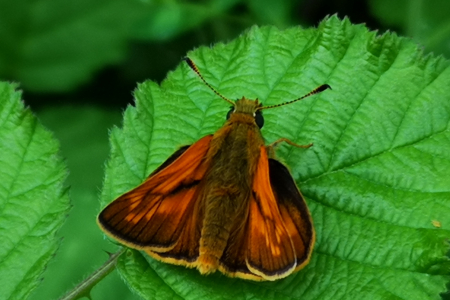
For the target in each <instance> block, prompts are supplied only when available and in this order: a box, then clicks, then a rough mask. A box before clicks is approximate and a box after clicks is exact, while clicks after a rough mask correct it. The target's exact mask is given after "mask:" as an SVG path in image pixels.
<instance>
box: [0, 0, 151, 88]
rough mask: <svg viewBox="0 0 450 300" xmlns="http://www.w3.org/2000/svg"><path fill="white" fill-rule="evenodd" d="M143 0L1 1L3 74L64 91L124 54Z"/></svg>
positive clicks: (0, 61) (0, 62)
mask: <svg viewBox="0 0 450 300" xmlns="http://www.w3.org/2000/svg"><path fill="white" fill-rule="evenodd" d="M142 13H143V5H142V3H140V2H138V1H124V0H96V1H90V0H80V1H76V2H67V1H61V0H56V1H55V0H44V1H39V2H30V1H25V0H18V1H14V2H11V1H5V0H1V1H0V20H1V21H0V25H1V26H0V39H1V40H2V43H1V44H0V76H1V77H6V78H12V79H15V80H19V81H21V82H22V83H23V84H24V86H25V87H26V88H27V89H29V90H34V91H53V92H55V91H64V90H68V89H72V88H73V87H74V86H76V85H78V84H79V83H80V82H84V81H86V80H88V79H89V78H90V77H91V76H92V75H93V71H95V70H96V69H98V68H99V67H100V66H103V65H105V64H112V63H116V62H118V61H120V60H121V59H123V55H124V52H125V50H126V48H125V41H126V38H127V37H129V34H130V32H129V31H130V27H131V26H132V25H135V24H136V20H137V19H138V18H139V16H142Z"/></svg>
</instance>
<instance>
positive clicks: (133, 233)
mask: <svg viewBox="0 0 450 300" xmlns="http://www.w3.org/2000/svg"><path fill="white" fill-rule="evenodd" d="M211 138H212V135H208V136H205V137H203V138H202V139H200V140H199V141H197V142H196V143H195V144H193V145H191V146H190V147H188V148H182V149H180V150H178V151H177V152H175V153H174V154H173V155H172V156H171V157H170V158H169V159H167V161H166V162H165V163H163V164H162V165H161V167H159V168H158V169H157V170H156V171H155V172H153V173H152V174H151V175H150V176H149V177H148V178H147V179H146V180H145V181H144V182H143V183H142V184H141V185H140V186H138V187H137V188H135V189H133V190H131V191H129V192H128V193H125V194H123V195H122V196H120V197H119V198H117V199H116V200H114V201H113V202H112V203H110V204H109V205H108V206H107V207H106V208H105V209H103V211H102V212H101V213H100V215H99V216H98V223H99V225H100V227H101V228H102V229H103V230H104V231H105V232H106V233H107V234H108V235H110V236H112V237H114V238H115V239H117V240H119V241H120V242H121V243H123V244H125V245H127V246H129V247H131V248H135V249H142V250H146V251H147V252H148V253H149V254H150V255H152V256H154V257H156V258H158V259H161V260H171V259H170V258H168V259H165V257H164V255H163V253H165V252H171V255H172V256H171V257H175V258H176V260H178V259H180V260H181V261H180V262H179V263H180V264H184V263H183V262H184V261H186V262H189V261H193V260H195V258H196V256H198V241H199V239H200V237H199V233H197V232H199V230H200V229H199V226H201V220H197V219H196V217H198V216H197V215H195V214H194V211H195V210H196V209H198V206H199V204H198V201H197V200H199V199H198V198H199V197H198V195H199V192H200V188H199V187H200V186H201V179H202V178H203V177H204V174H205V172H206V170H207V165H206V163H205V161H204V158H205V156H206V153H207V152H208V149H209V143H210V141H211ZM197 235H198V236H197ZM179 241H181V242H179ZM180 245H182V246H183V247H180ZM177 248H180V252H179V253H175V252H174V250H175V249H177ZM186 248H188V249H187V250H186ZM170 262H172V263H173V261H170Z"/></svg>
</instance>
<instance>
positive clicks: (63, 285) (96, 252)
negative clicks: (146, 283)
mask: <svg viewBox="0 0 450 300" xmlns="http://www.w3.org/2000/svg"><path fill="white" fill-rule="evenodd" d="M39 119H40V120H41V122H42V123H43V124H44V125H45V126H46V127H47V128H49V129H51V130H53V131H54V134H55V136H56V137H57V138H58V139H59V140H60V142H61V154H62V155H64V157H65V158H66V162H67V165H68V167H69V169H70V170H71V172H70V174H69V176H68V178H67V183H68V184H69V185H70V197H71V202H72V205H73V207H72V209H71V211H70V218H68V220H67V222H66V223H65V224H64V226H63V227H62V228H61V230H60V231H59V232H58V236H60V237H64V240H63V241H62V243H61V245H60V247H59V249H58V253H57V255H56V256H55V257H54V259H53V260H52V263H51V264H50V265H49V266H48V269H47V270H46V273H45V278H44V280H43V281H42V283H41V284H40V285H39V286H38V287H37V288H36V290H35V291H34V292H33V294H32V295H31V296H30V299H59V297H61V296H62V295H63V294H64V293H65V292H67V291H68V290H69V289H70V287H72V286H74V285H75V284H76V283H77V282H76V281H74V278H76V279H77V280H80V279H81V278H83V277H86V275H87V274H89V273H92V272H93V271H94V270H95V269H96V268H98V267H99V266H100V265H101V264H102V262H104V261H105V260H106V259H107V258H108V254H107V252H106V251H109V252H113V251H114V249H115V247H114V245H112V244H111V243H109V242H108V241H106V240H105V239H104V237H103V236H102V235H101V234H100V233H99V229H98V226H97V224H96V222H95V218H96V215H97V211H98V208H99V205H98V194H99V186H100V185H101V178H102V174H103V171H104V170H103V165H104V162H105V159H106V158H107V156H108V150H109V145H108V128H109V127H111V126H112V125H113V124H115V123H120V119H121V114H120V113H119V112H117V111H113V110H104V109H100V108H96V107H89V106H85V107H77V106H71V105H67V106H62V107H53V108H46V109H45V110H44V111H42V112H41V113H40V114H39ZM87 141H88V142H87ZM74 257H76V258H77V259H73V258H74ZM111 287H114V288H113V289H112V288H111ZM91 296H92V299H95V300H102V299H121V300H125V299H138V297H137V296H136V295H133V294H132V293H131V291H130V290H129V289H128V287H127V286H125V285H124V284H123V280H121V279H120V278H119V276H118V275H117V272H113V273H112V274H111V275H109V276H108V277H106V278H105V279H104V280H102V281H101V282H100V283H99V284H97V285H96V286H95V287H94V288H93V289H92V291H91Z"/></svg>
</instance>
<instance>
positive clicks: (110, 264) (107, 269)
mask: <svg viewBox="0 0 450 300" xmlns="http://www.w3.org/2000/svg"><path fill="white" fill-rule="evenodd" d="M125 249H126V248H121V249H119V251H117V252H116V253H114V254H111V255H110V257H109V259H108V260H107V261H106V262H105V263H104V264H103V265H102V266H101V267H100V268H98V269H97V270H95V271H94V273H92V274H91V275H89V277H88V278H86V279H85V280H83V281H82V282H80V283H79V284H78V285H77V286H76V287H74V288H73V289H72V290H71V291H69V292H68V293H67V294H65V295H64V296H62V297H61V298H59V300H74V299H79V298H81V297H88V298H90V296H89V294H90V292H91V289H92V288H93V287H94V286H95V285H96V284H97V283H98V282H99V281H101V280H102V279H103V278H105V277H106V276H107V275H108V274H109V273H111V272H112V271H113V270H114V267H115V266H116V262H117V258H118V257H119V256H120V255H121V254H122V253H124V252H125Z"/></svg>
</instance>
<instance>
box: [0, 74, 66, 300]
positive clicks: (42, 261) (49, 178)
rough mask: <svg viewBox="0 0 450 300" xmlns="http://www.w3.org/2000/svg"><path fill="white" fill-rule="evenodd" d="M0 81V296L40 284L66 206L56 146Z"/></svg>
mask: <svg viewBox="0 0 450 300" xmlns="http://www.w3.org/2000/svg"><path fill="white" fill-rule="evenodd" d="M15 88H16V86H15V85H12V84H8V83H4V82H0V141H1V143H0V240H1V247H0V261H1V263H0V286H1V293H0V299H26V298H27V296H28V294H29V293H30V292H31V290H32V289H33V288H35V287H36V285H37V284H38V283H39V281H40V279H41V274H42V272H43V271H44V269H45V266H46V265H47V263H48V261H49V260H50V259H51V258H52V256H53V255H54V254H55V252H56V249H57V248H58V245H59V240H58V239H56V238H55V232H56V230H58V229H59V228H60V227H61V225H62V223H63V222H64V220H65V218H66V215H67V213H68V209H69V198H68V195H67V191H66V189H65V188H63V182H64V180H65V178H66V175H67V170H66V166H65V165H64V164H63V162H62V160H61V158H60V157H59V155H58V152H59V145H58V143H57V142H56V140H55V139H54V138H53V136H52V134H51V133H50V132H49V131H47V130H46V129H44V127H43V126H42V125H41V124H39V122H38V121H37V120H36V118H35V117H34V116H33V115H32V114H31V112H30V110H28V109H24V107H23V103H22V101H21V99H20V98H21V93H19V92H17V91H15Z"/></svg>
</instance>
